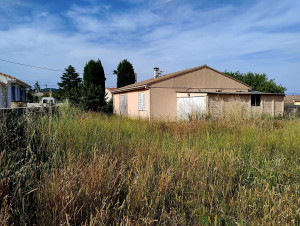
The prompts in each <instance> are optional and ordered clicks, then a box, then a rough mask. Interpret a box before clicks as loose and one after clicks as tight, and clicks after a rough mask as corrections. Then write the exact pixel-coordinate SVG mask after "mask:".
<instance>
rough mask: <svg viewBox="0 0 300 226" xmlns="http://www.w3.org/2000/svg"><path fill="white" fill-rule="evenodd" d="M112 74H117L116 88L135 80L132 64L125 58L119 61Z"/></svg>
mask: <svg viewBox="0 0 300 226" xmlns="http://www.w3.org/2000/svg"><path fill="white" fill-rule="evenodd" d="M114 74H117V88H120V87H123V86H127V85H130V84H133V83H135V82H136V78H135V74H134V69H133V66H132V64H131V63H130V62H129V61H128V60H127V59H124V60H122V61H121V62H120V63H119V65H118V68H117V70H115V71H114Z"/></svg>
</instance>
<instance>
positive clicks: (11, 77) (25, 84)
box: [0, 72, 31, 88]
mask: <svg viewBox="0 0 300 226" xmlns="http://www.w3.org/2000/svg"><path fill="white" fill-rule="evenodd" d="M0 75H3V76H5V77H7V78H10V79H13V80H15V81H16V82H18V83H20V84H22V85H24V86H26V87H27V88H30V87H31V86H30V85H28V84H27V83H25V82H23V81H21V80H19V79H17V78H15V77H13V76H11V75H7V74H4V73H1V72H0Z"/></svg>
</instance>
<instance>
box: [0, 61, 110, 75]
mask: <svg viewBox="0 0 300 226" xmlns="http://www.w3.org/2000/svg"><path fill="white" fill-rule="evenodd" d="M0 60H1V61H4V62H7V63H11V64H17V65H21V66H26V67H32V68H38V69H43V70H48V71H60V72H65V71H63V70H59V69H53V68H47V67H40V66H34V65H29V64H23V63H18V62H14V61H10V60H5V59H1V58H0ZM105 75H114V74H105Z"/></svg>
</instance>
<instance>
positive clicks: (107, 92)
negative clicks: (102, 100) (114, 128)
mask: <svg viewBox="0 0 300 226" xmlns="http://www.w3.org/2000/svg"><path fill="white" fill-rule="evenodd" d="M116 89H117V88H106V89H105V92H106V102H107V103H108V102H109V101H110V100H111V98H112V93H111V92H112V91H114V90H116Z"/></svg>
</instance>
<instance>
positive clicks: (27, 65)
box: [0, 58, 63, 72]
mask: <svg viewBox="0 0 300 226" xmlns="http://www.w3.org/2000/svg"><path fill="white" fill-rule="evenodd" d="M0 60H1V61H4V62H7V63H11V64H18V65H22V66H26V67H33V68H38V69H43V70H49V71H61V72H63V71H62V70H58V69H52V68H46V67H40V66H33V65H29V64H22V63H18V62H14V61H10V60H4V59H1V58H0Z"/></svg>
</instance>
